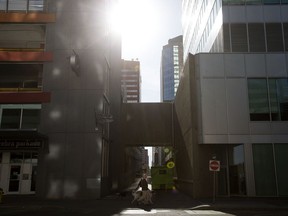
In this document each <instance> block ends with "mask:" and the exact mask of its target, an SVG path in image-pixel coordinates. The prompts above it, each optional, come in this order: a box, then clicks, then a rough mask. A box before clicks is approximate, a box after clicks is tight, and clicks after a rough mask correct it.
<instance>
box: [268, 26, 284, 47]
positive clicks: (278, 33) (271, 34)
mask: <svg viewBox="0 0 288 216" xmlns="http://www.w3.org/2000/svg"><path fill="white" fill-rule="evenodd" d="M266 38H267V51H268V52H281V51H283V50H284V44H283V35H282V25H281V23H266Z"/></svg>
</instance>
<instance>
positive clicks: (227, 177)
mask: <svg viewBox="0 0 288 216" xmlns="http://www.w3.org/2000/svg"><path fill="white" fill-rule="evenodd" d="M287 4H288V2H287V1H284V0H282V1H280V0H276V1H275V0H273V1H270V0H265V1H264V0H257V1H250V0H249V1H248V0H246V1H243V0H241V1H238V0H233V1H228V0H213V1H207V0H203V1H191V0H183V4H182V6H183V22H184V25H183V32H184V34H183V43H184V59H185V67H184V71H183V77H185V78H183V79H181V81H180V84H179V88H178V92H177V96H176V98H175V110H176V113H177V119H178V120H179V127H180V128H179V129H178V128H177V127H175V130H176V131H178V132H177V134H176V135H175V136H176V138H175V139H176V140H178V141H179V146H181V147H179V149H178V150H179V151H178V155H180V156H178V157H177V161H178V166H179V167H180V168H179V170H178V171H179V172H178V178H179V179H178V180H179V186H180V188H181V187H183V189H185V190H186V191H189V193H190V194H191V195H193V196H194V197H201V196H209V194H210V195H211V194H212V193H211V192H212V191H213V187H212V185H213V174H212V173H213V172H212V171H209V166H208V165H209V160H215V159H216V160H219V161H220V164H221V169H220V172H217V178H218V181H217V182H218V183H217V195H223V196H231V195H241V196H243V195H244V196H288V187H287V185H286V183H285V182H287V181H288V174H287V172H286V170H285V168H284V167H285V166H286V165H285V164H288V159H287V156H286V155H287V154H288V132H287V127H288V123H287V115H288V109H287V104H288V97H287V95H288V90H287V89H288V69H287V68H288V67H287V65H288V56H287V50H288V49H287V45H288V5H287ZM189 53H190V54H189ZM181 165H183V166H181ZM185 165H186V167H185ZM187 170H190V171H191V172H189V173H188V172H187Z"/></svg>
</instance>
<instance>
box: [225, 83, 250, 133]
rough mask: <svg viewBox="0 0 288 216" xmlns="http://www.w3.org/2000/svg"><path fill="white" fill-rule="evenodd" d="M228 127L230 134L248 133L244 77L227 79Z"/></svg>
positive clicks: (247, 110)
mask: <svg viewBox="0 0 288 216" xmlns="http://www.w3.org/2000/svg"><path fill="white" fill-rule="evenodd" d="M226 85H227V90H226V93H227V104H228V105H227V106H228V128H229V133H230V134H248V133H249V129H248V121H249V109H248V107H249V106H248V99H247V95H248V94H247V83H246V80H245V79H227V80H226Z"/></svg>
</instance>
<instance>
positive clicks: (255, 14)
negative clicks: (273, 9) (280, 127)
mask: <svg viewBox="0 0 288 216" xmlns="http://www.w3.org/2000/svg"><path fill="white" fill-rule="evenodd" d="M246 14H247V22H263V21H264V18H263V8H262V6H259V5H257V6H256V5H255V6H254V5H253V6H252V5H249V6H247V7H246Z"/></svg>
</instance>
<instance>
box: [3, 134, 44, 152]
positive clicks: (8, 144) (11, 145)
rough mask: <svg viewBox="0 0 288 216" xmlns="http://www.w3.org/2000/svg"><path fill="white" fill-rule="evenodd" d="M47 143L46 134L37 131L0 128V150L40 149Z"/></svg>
mask: <svg viewBox="0 0 288 216" xmlns="http://www.w3.org/2000/svg"><path fill="white" fill-rule="evenodd" d="M47 143H48V136H46V135H44V134H41V133H39V132H38V131H26V130H24V131H23V130H0V150H3V149H5V150H18V149H23V150H24V149H25V150H26V149H27V150H29V149H40V148H44V147H45V146H46V144H47Z"/></svg>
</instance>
